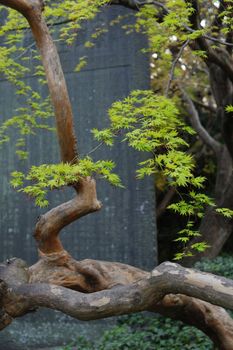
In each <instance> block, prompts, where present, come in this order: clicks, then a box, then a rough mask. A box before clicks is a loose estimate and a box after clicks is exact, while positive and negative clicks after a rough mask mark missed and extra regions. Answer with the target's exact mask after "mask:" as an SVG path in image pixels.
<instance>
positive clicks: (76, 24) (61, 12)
mask: <svg viewBox="0 0 233 350" xmlns="http://www.w3.org/2000/svg"><path fill="white" fill-rule="evenodd" d="M107 3H108V0H96V1H92V0H79V1H76V0H66V1H56V2H54V1H51V0H50V1H48V2H47V3H46V5H47V6H46V11H45V16H46V17H47V18H48V21H49V22H50V23H53V22H54V21H63V22H65V21H66V22H67V23H66V24H64V25H63V26H62V28H61V38H62V39H65V40H66V42H67V43H68V44H72V43H73V41H74V40H75V38H76V37H77V32H78V30H79V29H81V24H82V22H83V21H84V20H91V19H93V18H95V16H96V14H97V13H98V12H99V10H100V8H101V6H104V5H106V4H107Z"/></svg>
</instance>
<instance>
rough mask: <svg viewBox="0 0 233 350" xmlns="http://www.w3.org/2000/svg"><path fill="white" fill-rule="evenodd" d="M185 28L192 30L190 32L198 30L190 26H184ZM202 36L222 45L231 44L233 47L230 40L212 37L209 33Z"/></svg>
mask: <svg viewBox="0 0 233 350" xmlns="http://www.w3.org/2000/svg"><path fill="white" fill-rule="evenodd" d="M184 28H185V29H186V30H187V31H188V32H190V33H195V32H196V30H195V29H192V28H190V27H189V26H184ZM202 37H203V38H205V39H208V40H211V41H214V42H216V43H218V44H221V45H226V46H231V47H233V43H229V42H227V41H224V40H221V39H217V38H214V37H212V36H210V35H208V34H203V35H202Z"/></svg>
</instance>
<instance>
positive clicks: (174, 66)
mask: <svg viewBox="0 0 233 350" xmlns="http://www.w3.org/2000/svg"><path fill="white" fill-rule="evenodd" d="M189 41H190V40H189V39H188V40H186V41H185V42H184V44H183V45H182V46H181V48H180V51H179V52H178V55H177V56H176V58H175V59H174V61H173V62H172V67H171V70H170V75H169V80H168V83H167V87H166V90H165V96H166V97H167V96H168V92H169V90H170V87H171V83H172V80H173V79H174V72H175V68H176V65H177V62H178V61H179V59H180V57H181V56H182V53H183V51H184V49H185V47H186V46H187V45H188V44H189Z"/></svg>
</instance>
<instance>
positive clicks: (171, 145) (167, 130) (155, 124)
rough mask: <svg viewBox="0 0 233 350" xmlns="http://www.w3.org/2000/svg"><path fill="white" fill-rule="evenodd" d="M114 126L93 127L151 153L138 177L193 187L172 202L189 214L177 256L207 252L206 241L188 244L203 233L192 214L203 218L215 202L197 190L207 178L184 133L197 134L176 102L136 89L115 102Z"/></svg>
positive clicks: (103, 137) (109, 140) (100, 136)
mask: <svg viewBox="0 0 233 350" xmlns="http://www.w3.org/2000/svg"><path fill="white" fill-rule="evenodd" d="M109 118H110V127H109V128H107V129H105V130H101V131H98V130H96V129H95V130H93V133H94V136H95V137H96V138H97V140H99V141H102V142H105V143H106V144H107V145H112V144H113V142H114V139H115V138H116V136H117V135H119V134H120V135H121V136H122V137H123V141H124V142H127V143H128V145H129V146H130V147H132V148H134V149H136V150H137V151H142V152H147V154H148V158H147V159H146V160H144V161H143V162H140V163H139V169H138V170H137V177H138V178H139V179H142V178H143V177H145V176H149V175H156V174H158V173H159V174H161V173H162V174H163V176H164V177H165V178H167V181H168V183H169V185H170V186H173V187H176V188H177V191H178V192H179V193H180V191H181V189H182V187H185V188H187V187H188V188H189V189H190V190H189V192H188V194H186V196H187V200H184V199H181V200H180V201H179V202H177V203H174V204H171V205H170V209H172V210H174V211H175V212H177V213H178V214H180V215H184V216H186V217H187V221H188V223H187V227H186V228H185V229H184V230H182V231H180V232H179V237H178V238H177V239H176V241H177V242H181V243H182V244H183V246H184V251H183V253H178V254H177V255H176V259H180V258H182V257H183V256H187V255H192V250H196V251H203V250H205V248H206V247H207V245H206V243H205V242H200V243H198V244H193V245H192V246H191V250H190V251H189V250H186V248H185V247H186V245H187V243H188V242H189V240H190V239H191V238H193V237H194V236H197V235H199V233H198V232H197V231H196V230H195V228H194V223H193V221H191V220H190V218H191V217H192V218H193V219H194V220H195V218H202V217H203V215H204V211H205V208H206V206H207V205H210V206H213V205H214V202H213V200H211V199H210V198H209V197H208V196H207V195H205V194H204V193H198V192H197V190H198V189H199V188H202V187H203V182H204V180H205V178H204V177H200V176H197V177H196V176H194V167H195V164H194V159H193V157H192V156H191V155H190V154H188V153H187V151H186V149H187V146H188V143H187V142H186V141H185V140H184V138H183V134H184V133H185V134H187V133H189V134H193V133H194V132H193V130H192V129H191V128H189V127H187V126H186V125H185V123H184V122H183V121H182V119H181V117H180V115H179V111H178V109H177V107H176V105H175V102H174V101H173V100H171V99H169V98H166V97H164V96H159V95H155V94H154V93H153V92H152V91H150V90H149V91H140V90H138V91H133V92H132V93H131V94H130V95H129V97H127V98H125V99H124V100H123V101H118V102H115V103H114V104H113V105H112V107H111V108H110V110H109Z"/></svg>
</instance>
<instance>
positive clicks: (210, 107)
mask: <svg viewBox="0 0 233 350" xmlns="http://www.w3.org/2000/svg"><path fill="white" fill-rule="evenodd" d="M192 101H193V102H194V103H195V104H196V105H198V106H199V107H201V108H204V109H206V110H208V111H209V112H211V113H216V112H217V109H216V108H214V107H212V106H210V105H206V104H204V103H202V102H200V101H198V100H196V99H194V98H193V99H192Z"/></svg>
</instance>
